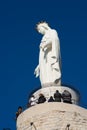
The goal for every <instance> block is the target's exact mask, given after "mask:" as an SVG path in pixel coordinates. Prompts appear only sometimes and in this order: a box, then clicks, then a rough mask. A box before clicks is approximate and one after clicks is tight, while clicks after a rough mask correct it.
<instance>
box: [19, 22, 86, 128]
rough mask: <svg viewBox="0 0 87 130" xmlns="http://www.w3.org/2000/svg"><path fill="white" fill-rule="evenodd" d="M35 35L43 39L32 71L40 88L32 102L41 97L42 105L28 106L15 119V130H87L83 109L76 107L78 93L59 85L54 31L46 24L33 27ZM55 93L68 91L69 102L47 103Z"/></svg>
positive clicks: (56, 44)
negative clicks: (43, 99)
mask: <svg viewBox="0 0 87 130" xmlns="http://www.w3.org/2000/svg"><path fill="white" fill-rule="evenodd" d="M37 30H38V32H40V33H42V34H43V35H44V36H43V38H42V40H41V44H40V56H39V65H38V66H37V67H36V69H35V74H36V77H37V76H39V77H40V81H41V89H39V90H37V91H36V92H34V93H33V95H34V97H35V98H36V99H39V95H40V94H43V95H44V96H45V98H46V101H45V102H44V103H39V104H38V100H37V103H36V105H33V106H32V105H31V106H30V107H29V108H27V109H26V110H25V111H24V112H22V113H21V114H20V115H19V116H18V118H17V130H87V110H86V109H84V108H82V107H80V106H79V93H78V92H77V91H75V90H73V89H72V88H70V87H67V86H65V85H64V86H63V85H61V64H60V63H61V57H60V43H59V38H58V36H57V33H56V31H55V30H53V29H51V28H50V27H49V26H48V24H47V23H46V22H41V23H39V24H38V25H37ZM56 90H58V91H59V93H61V94H62V93H63V92H64V91H68V92H69V93H70V94H71V102H68V103H67V102H64V98H63V95H62V96H61V101H60V102H59V101H56V100H55V99H54V100H55V101H52V102H48V100H49V98H50V96H52V97H54V93H55V92H56Z"/></svg>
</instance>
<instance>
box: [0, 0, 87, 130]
mask: <svg viewBox="0 0 87 130" xmlns="http://www.w3.org/2000/svg"><path fill="white" fill-rule="evenodd" d="M41 20H45V21H47V22H48V23H49V24H50V26H51V27H52V28H54V29H56V30H57V32H58V34H59V38H60V44H61V55H62V83H63V84H68V85H71V86H73V87H75V88H76V89H77V90H78V91H79V92H80V95H81V102H80V106H82V107H85V108H87V2H86V0H82V1H81V0H77V1H76V0H66V1H65V0H60V1H59V0H44V1H41V0H37V1H35V0H31V1H30V0H25V1H21V0H20V1H19V0H6V1H4V0H2V1H0V103H1V105H0V130H2V129H3V128H11V130H16V124H15V121H14V117H15V112H16V110H17V108H18V106H20V105H21V106H23V107H26V103H27V99H28V95H29V94H30V93H32V91H34V90H35V89H37V88H38V87H39V86H40V82H39V79H36V78H35V76H34V75H33V72H34V68H35V67H36V65H37V64H38V53H39V43H40V39H41V35H40V34H38V33H37V32H36V30H35V25H36V23H37V22H39V21H41Z"/></svg>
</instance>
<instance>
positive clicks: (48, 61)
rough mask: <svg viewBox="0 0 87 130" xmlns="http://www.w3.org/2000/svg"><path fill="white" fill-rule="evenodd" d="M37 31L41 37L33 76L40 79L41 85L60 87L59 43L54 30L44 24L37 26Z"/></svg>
mask: <svg viewBox="0 0 87 130" xmlns="http://www.w3.org/2000/svg"><path fill="white" fill-rule="evenodd" d="M37 31H38V32H39V33H41V34H42V35H43V37H42V40H41V43H40V53H39V64H38V65H37V67H36V69H35V71H34V74H36V77H38V76H39V77H40V82H41V85H42V86H43V85H45V84H57V85H61V56H60V42H59V38H58V34H57V32H56V30H54V29H51V28H50V27H49V25H48V23H46V22H40V23H38V24H37Z"/></svg>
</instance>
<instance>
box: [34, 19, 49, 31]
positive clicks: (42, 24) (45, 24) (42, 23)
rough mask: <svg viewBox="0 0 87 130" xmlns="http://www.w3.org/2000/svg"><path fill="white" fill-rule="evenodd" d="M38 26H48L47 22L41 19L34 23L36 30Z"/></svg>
mask: <svg viewBox="0 0 87 130" xmlns="http://www.w3.org/2000/svg"><path fill="white" fill-rule="evenodd" d="M38 26H42V27H44V28H48V27H49V24H48V23H47V22H46V21H41V22H38V23H37V24H36V30H38Z"/></svg>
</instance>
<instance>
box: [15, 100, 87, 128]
mask: <svg viewBox="0 0 87 130" xmlns="http://www.w3.org/2000/svg"><path fill="white" fill-rule="evenodd" d="M17 130H87V110H86V109H84V108H81V107H79V106H77V105H74V104H67V103H62V102H61V103H58V102H50V103H42V104H38V105H36V106H32V107H30V108H28V109H27V110H25V111H24V112H23V113H22V114H20V115H19V117H18V119H17Z"/></svg>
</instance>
